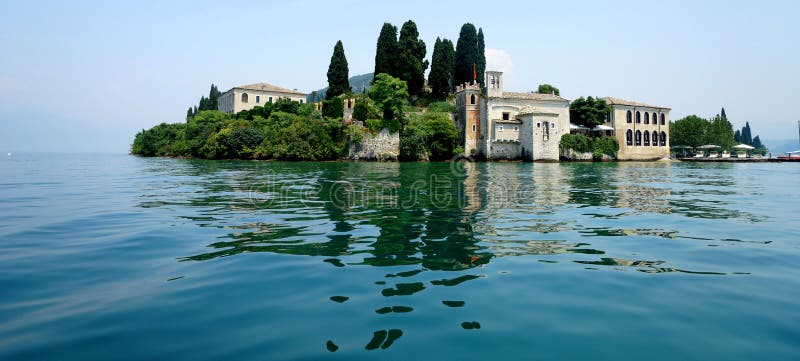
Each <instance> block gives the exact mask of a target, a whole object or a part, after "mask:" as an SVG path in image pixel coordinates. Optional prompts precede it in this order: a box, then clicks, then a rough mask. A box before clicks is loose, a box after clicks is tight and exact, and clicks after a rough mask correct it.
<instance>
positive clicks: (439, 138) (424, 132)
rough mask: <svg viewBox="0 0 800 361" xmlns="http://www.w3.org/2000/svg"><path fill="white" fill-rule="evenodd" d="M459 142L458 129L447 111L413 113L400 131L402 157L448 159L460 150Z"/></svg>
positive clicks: (406, 158) (404, 158) (411, 158)
mask: <svg viewBox="0 0 800 361" xmlns="http://www.w3.org/2000/svg"><path fill="white" fill-rule="evenodd" d="M458 143H459V135H458V130H457V129H456V127H455V125H454V124H453V121H452V120H450V117H449V116H448V114H447V113H440V112H431V111H427V112H425V113H424V114H413V115H411V116H409V119H408V123H407V124H406V126H405V128H403V131H402V132H401V133H400V158H401V159H403V160H418V159H430V160H447V159H450V158H452V157H453V156H454V155H455V154H456V153H457V152H458V150H457V148H458Z"/></svg>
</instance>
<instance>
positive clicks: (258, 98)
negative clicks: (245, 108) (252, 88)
mask: <svg viewBox="0 0 800 361" xmlns="http://www.w3.org/2000/svg"><path fill="white" fill-rule="evenodd" d="M259 103H261V96H260V95H256V104H259Z"/></svg>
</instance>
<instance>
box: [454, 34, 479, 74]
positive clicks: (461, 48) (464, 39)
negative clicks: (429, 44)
mask: <svg viewBox="0 0 800 361" xmlns="http://www.w3.org/2000/svg"><path fill="white" fill-rule="evenodd" d="M477 64H478V33H477V31H476V30H475V26H474V25H472V24H470V23H466V24H464V25H462V26H461V33H459V35H458V42H457V43H456V61H455V69H454V71H453V80H455V83H456V85H459V84H463V83H469V82H472V80H473V79H474V78H473V71H474V67H476V66H477Z"/></svg>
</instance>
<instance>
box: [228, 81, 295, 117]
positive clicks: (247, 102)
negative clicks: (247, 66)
mask: <svg viewBox="0 0 800 361" xmlns="http://www.w3.org/2000/svg"><path fill="white" fill-rule="evenodd" d="M307 95H308V94H306V93H303V92H299V91H297V89H294V90H289V89H285V88H281V87H279V86H275V85H272V84H267V83H255V84H250V85H241V86H237V87H233V88H231V89H230V90H228V91H226V92H224V93H222V95H220V96H219V99H218V100H217V109H218V110H219V111H221V112H224V113H228V114H236V113H238V112H240V111H242V110H250V109H253V108H254V107H256V106H264V104H266V103H273V102H276V101H277V100H278V99H279V98H289V99H291V100H293V101H296V102H300V104H302V103H304V102H305V101H306V96H307Z"/></svg>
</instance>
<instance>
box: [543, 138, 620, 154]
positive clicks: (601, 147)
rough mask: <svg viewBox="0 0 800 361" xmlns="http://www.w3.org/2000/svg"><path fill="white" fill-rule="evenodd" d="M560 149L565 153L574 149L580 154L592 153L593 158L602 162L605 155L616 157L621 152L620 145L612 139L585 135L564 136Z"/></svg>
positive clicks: (559, 145)
mask: <svg viewBox="0 0 800 361" xmlns="http://www.w3.org/2000/svg"><path fill="white" fill-rule="evenodd" d="M558 149H559V151H561V153H564V151H566V150H567V149H572V150H574V151H576V152H579V153H592V158H594V159H595V160H602V159H603V155H604V154H605V155H608V156H610V157H616V156H617V151H619V143H617V140H616V139H614V138H611V137H596V138H589V137H587V136H585V135H583V134H564V135H562V136H561V141H560V142H559V143H558Z"/></svg>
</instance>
